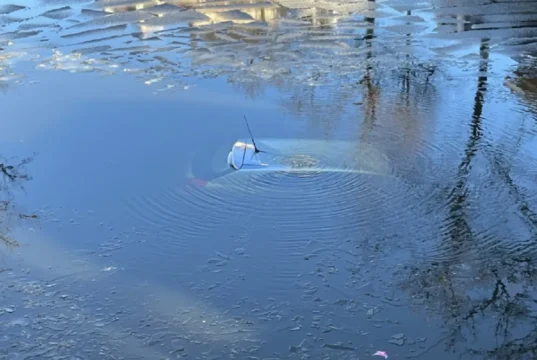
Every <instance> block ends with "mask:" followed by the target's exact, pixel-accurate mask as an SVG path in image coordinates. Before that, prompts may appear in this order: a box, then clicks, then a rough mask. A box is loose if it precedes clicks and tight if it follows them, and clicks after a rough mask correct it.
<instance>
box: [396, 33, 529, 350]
mask: <svg viewBox="0 0 537 360" xmlns="http://www.w3.org/2000/svg"><path fill="white" fill-rule="evenodd" d="M480 56H481V62H480V66H479V76H478V80H477V90H476V94H475V98H474V108H473V112H472V118H471V122H470V136H469V138H468V141H467V143H466V147H465V152H464V157H463V159H462V161H461V163H460V164H459V167H458V171H457V181H456V184H455V185H454V187H453V189H452V191H451V193H450V194H449V197H448V204H449V208H448V214H447V217H448V219H447V221H446V226H445V228H446V229H445V232H444V235H445V236H446V238H445V239H446V241H444V242H443V246H444V248H443V251H444V253H445V254H447V257H449V260H445V261H439V262H433V263H429V264H427V263H422V264H420V265H419V266H415V267H414V266H413V267H411V268H410V276H409V278H407V279H406V280H405V281H404V286H403V287H404V288H405V289H407V290H408V291H409V292H410V295H411V297H412V298H413V299H414V301H416V302H417V303H418V304H421V303H423V302H425V303H426V304H427V305H428V306H429V308H430V309H432V310H435V311H437V312H438V313H440V314H441V315H442V319H443V322H444V326H445V330H446V332H447V334H446V337H444V338H443V339H442V340H443V341H445V345H446V347H447V348H448V349H449V350H450V351H456V349H457V344H459V343H464V342H466V343H467V344H469V343H470V339H472V340H474V341H475V340H478V339H479V340H480V341H482V342H483V341H484V344H494V346H495V347H494V348H490V347H487V346H486V345H482V346H479V345H475V346H471V345H467V349H466V350H465V351H463V352H462V354H461V357H467V358H470V359H474V358H475V357H476V356H479V357H482V358H485V359H498V360H500V359H501V360H504V359H505V360H507V359H526V358H528V359H534V358H536V356H537V345H536V344H537V331H536V330H535V329H536V328H537V315H535V314H536V310H537V302H536V301H535V300H534V299H533V297H534V295H535V291H536V290H537V289H536V288H535V284H536V281H537V264H536V263H535V261H534V260H533V259H532V258H531V257H530V256H519V255H517V253H515V252H508V251H504V250H502V249H500V248H498V249H496V250H495V249H487V254H483V253H482V254H479V253H478V254H476V255H477V258H475V259H474V258H472V261H471V262H469V263H468V262H465V261H464V258H465V257H466V255H468V254H469V253H470V250H474V252H475V250H476V246H477V243H476V237H477V236H478V235H479V234H476V233H475V232H474V230H473V229H472V224H471V222H470V215H469V213H468V208H469V204H468V202H469V200H468V198H469V194H470V190H469V188H468V177H469V174H470V172H471V168H472V166H471V165H472V161H473V159H474V158H475V156H476V154H477V152H478V150H479V149H480V148H481V147H480V142H481V141H482V137H483V124H482V113H483V104H484V98H485V93H486V89H487V75H486V73H487V69H488V57H489V47H488V39H482V40H481V47H480ZM507 179H508V178H505V177H504V180H506V181H508V180H507ZM508 182H509V181H508ZM511 183H512V182H511ZM511 186H514V185H513V184H512V185H511ZM527 217H528V218H530V219H533V217H532V216H527ZM491 254H493V256H491ZM496 259H501V260H496ZM478 333H479V335H478ZM428 350H429V349H427V350H425V351H428ZM422 354H423V353H422ZM419 355H421V354H418V356H419Z"/></svg>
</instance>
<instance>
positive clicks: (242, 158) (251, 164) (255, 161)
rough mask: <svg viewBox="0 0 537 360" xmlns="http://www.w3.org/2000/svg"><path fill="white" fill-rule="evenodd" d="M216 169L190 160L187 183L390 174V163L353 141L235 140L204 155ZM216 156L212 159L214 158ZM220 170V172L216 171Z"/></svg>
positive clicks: (208, 184) (367, 146)
mask: <svg viewBox="0 0 537 360" xmlns="http://www.w3.org/2000/svg"><path fill="white" fill-rule="evenodd" d="M204 155H205V156H206V157H207V158H209V157H210V158H211V159H215V160H216V161H217V163H219V164H220V166H218V165H216V166H212V167H211V165H209V164H207V161H203V160H200V159H199V157H198V159H197V160H195V161H193V162H192V164H191V167H190V169H189V172H188V177H189V179H190V180H191V182H194V183H197V184H198V185H201V186H204V187H209V188H212V187H220V186H228V185H231V184H235V185H236V184H237V181H238V180H239V179H240V178H244V177H250V176H263V174H267V173H272V174H289V175H297V176H316V175H322V174H329V173H346V174H366V175H373V176H383V177H389V176H392V175H393V169H392V167H391V164H390V161H389V160H388V158H387V157H386V156H384V155H383V154H382V153H380V152H378V151H376V150H375V149H374V148H372V147H371V146H369V145H366V144H362V143H360V142H354V141H341V140H311V139H270V138H268V139H256V140H255V141H254V140H253V139H239V140H238V141H236V142H235V143H234V144H233V146H232V147H231V150H228V153H227V162H226V156H225V153H223V151H222V152H220V153H217V154H207V153H205V154H204ZM215 156H216V158H215ZM217 168H220V169H217Z"/></svg>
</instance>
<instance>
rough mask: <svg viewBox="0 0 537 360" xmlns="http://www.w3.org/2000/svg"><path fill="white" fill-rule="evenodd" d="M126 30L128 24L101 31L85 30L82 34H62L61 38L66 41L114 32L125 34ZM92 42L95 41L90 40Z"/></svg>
mask: <svg viewBox="0 0 537 360" xmlns="http://www.w3.org/2000/svg"><path fill="white" fill-rule="evenodd" d="M126 28H127V25H126V24H121V25H112V26H108V27H105V28H100V29H92V30H85V31H80V32H73V33H70V34H62V35H60V36H61V37H62V38H66V39H69V38H78V37H84V36H93V35H99V34H102V33H106V34H108V33H110V32H114V31H119V32H123V31H124V30H125V29H126ZM90 40H94V39H90Z"/></svg>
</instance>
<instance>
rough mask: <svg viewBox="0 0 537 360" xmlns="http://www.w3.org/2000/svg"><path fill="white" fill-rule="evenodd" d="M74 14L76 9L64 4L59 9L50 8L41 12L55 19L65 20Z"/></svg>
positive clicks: (44, 15)
mask: <svg viewBox="0 0 537 360" xmlns="http://www.w3.org/2000/svg"><path fill="white" fill-rule="evenodd" d="M73 14H74V10H73V9H72V8H71V7H70V6H64V7H61V8H58V9H53V10H49V11H47V12H44V13H43V14H41V16H43V17H46V18H49V19H53V20H63V19H66V18H68V17H70V16H72V15H73Z"/></svg>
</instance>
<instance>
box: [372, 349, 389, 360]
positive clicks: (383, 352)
mask: <svg viewBox="0 0 537 360" xmlns="http://www.w3.org/2000/svg"><path fill="white" fill-rule="evenodd" d="M373 356H382V357H384V358H385V359H387V358H388V353H386V351H380V350H378V351H377V352H376V353H374V354H373Z"/></svg>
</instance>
